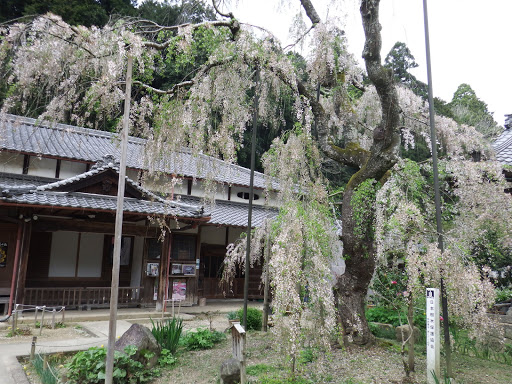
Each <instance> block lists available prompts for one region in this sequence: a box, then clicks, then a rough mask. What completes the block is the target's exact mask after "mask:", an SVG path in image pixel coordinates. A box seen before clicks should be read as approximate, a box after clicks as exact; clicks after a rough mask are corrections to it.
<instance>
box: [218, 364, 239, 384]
mask: <svg viewBox="0 0 512 384" xmlns="http://www.w3.org/2000/svg"><path fill="white" fill-rule="evenodd" d="M220 382H221V383H222V384H235V383H239V382H240V362H239V361H238V360H237V359H234V358H231V359H228V360H226V361H224V362H223V363H222V365H221V366H220Z"/></svg>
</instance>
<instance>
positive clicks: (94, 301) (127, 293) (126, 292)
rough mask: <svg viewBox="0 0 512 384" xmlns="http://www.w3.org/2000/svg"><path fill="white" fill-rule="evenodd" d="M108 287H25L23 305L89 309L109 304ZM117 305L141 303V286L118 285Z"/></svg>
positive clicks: (109, 291)
mask: <svg viewBox="0 0 512 384" xmlns="http://www.w3.org/2000/svg"><path fill="white" fill-rule="evenodd" d="M110 294H111V288H110V287H32V288H25V295H24V300H23V301H24V303H23V304H25V305H37V306H43V305H46V306H64V307H66V308H77V309H83V308H86V309H91V308H107V307H109V306H110ZM118 294H119V296H118V307H138V306H141V305H142V304H143V298H144V295H143V287H119V293H118Z"/></svg>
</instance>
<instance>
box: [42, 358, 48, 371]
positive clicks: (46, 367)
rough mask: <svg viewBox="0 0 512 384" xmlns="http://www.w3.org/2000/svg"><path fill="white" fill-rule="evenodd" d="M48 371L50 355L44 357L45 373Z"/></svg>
mask: <svg viewBox="0 0 512 384" xmlns="http://www.w3.org/2000/svg"><path fill="white" fill-rule="evenodd" d="M47 369H48V355H44V357H43V371H46V370H47Z"/></svg>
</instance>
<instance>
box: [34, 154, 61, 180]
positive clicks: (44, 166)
mask: <svg viewBox="0 0 512 384" xmlns="http://www.w3.org/2000/svg"><path fill="white" fill-rule="evenodd" d="M56 169H57V160H56V159H48V158H46V157H37V156H30V163H29V166H28V174H29V175H33V176H43V177H55V170H56Z"/></svg>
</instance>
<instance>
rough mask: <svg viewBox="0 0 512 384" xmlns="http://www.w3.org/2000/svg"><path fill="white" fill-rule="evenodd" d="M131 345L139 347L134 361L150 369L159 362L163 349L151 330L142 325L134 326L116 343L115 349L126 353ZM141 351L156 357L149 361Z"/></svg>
mask: <svg viewBox="0 0 512 384" xmlns="http://www.w3.org/2000/svg"><path fill="white" fill-rule="evenodd" d="M129 345H134V346H135V347H137V353H136V354H135V355H134V356H133V357H132V358H133V359H134V360H137V361H140V362H141V363H143V364H145V365H147V367H148V368H151V367H154V366H155V365H156V363H157V362H158V358H159V357H160V351H161V348H160V345H159V344H158V342H157V341H156V339H155V336H153V334H152V333H151V331H150V330H149V328H147V327H144V326H143V325H140V324H133V325H132V326H131V327H130V328H128V330H127V331H126V332H125V333H124V334H123V336H121V337H120V338H119V340H117V341H116V344H115V346H114V349H115V350H116V351H120V352H124V349H125V348H126V347H127V346H129ZM141 351H149V352H153V353H154V356H153V357H152V358H151V359H149V360H148V359H147V358H146V357H144V356H142V355H141V353H140V352H141Z"/></svg>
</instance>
